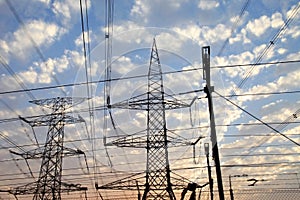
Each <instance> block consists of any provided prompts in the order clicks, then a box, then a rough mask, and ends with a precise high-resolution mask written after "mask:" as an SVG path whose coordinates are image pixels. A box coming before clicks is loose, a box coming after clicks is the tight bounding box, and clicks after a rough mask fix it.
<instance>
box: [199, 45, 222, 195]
mask: <svg viewBox="0 0 300 200" xmlns="http://www.w3.org/2000/svg"><path fill="white" fill-rule="evenodd" d="M202 62H203V79H204V80H206V86H205V87H204V92H205V93H206V95H207V100H208V109H209V116H210V117H209V118H210V132H211V133H210V137H211V142H212V156H213V158H214V161H215V166H216V175H217V182H218V191H219V198H220V200H224V189H223V182H222V173H221V166H220V158H219V149H218V142H217V134H216V125H215V116H214V109H213V102H212V96H211V93H212V92H213V91H214V87H213V86H211V84H210V47H209V46H206V47H202Z"/></svg>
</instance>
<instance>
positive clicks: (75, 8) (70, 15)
mask: <svg viewBox="0 0 300 200" xmlns="http://www.w3.org/2000/svg"><path fill="white" fill-rule="evenodd" d="M84 5H85V4H84V3H83V6H84ZM52 6H53V12H54V13H55V14H56V16H57V17H58V19H59V21H60V22H62V23H63V25H64V26H67V27H69V26H71V25H72V23H70V22H71V21H72V20H74V18H75V17H74V16H76V14H78V13H80V6H79V3H78V2H74V1H73V0H63V1H55V2H54V3H53V4H52ZM87 6H88V9H89V8H90V6H91V2H90V1H89V0H88V1H87ZM83 9H85V8H84V7H83Z"/></svg>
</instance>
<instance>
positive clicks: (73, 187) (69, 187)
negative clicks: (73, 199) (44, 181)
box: [61, 182, 88, 193]
mask: <svg viewBox="0 0 300 200" xmlns="http://www.w3.org/2000/svg"><path fill="white" fill-rule="evenodd" d="M87 190H88V188H87V187H82V186H81V184H72V183H64V182H61V192H62V193H66V192H75V191H87Z"/></svg>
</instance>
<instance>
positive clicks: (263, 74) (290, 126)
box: [0, 0, 300, 199]
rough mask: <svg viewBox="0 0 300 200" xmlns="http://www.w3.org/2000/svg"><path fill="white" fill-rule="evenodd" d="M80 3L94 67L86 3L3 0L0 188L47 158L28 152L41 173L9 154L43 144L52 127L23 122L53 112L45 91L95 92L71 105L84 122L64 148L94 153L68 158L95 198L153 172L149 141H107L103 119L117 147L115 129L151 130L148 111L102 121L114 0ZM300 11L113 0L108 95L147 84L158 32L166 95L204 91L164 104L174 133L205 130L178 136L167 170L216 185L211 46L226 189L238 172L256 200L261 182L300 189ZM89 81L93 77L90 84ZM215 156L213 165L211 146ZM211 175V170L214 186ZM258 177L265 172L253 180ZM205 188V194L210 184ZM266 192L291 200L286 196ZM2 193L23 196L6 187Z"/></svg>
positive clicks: (71, 173) (240, 184) (216, 0)
mask: <svg viewBox="0 0 300 200" xmlns="http://www.w3.org/2000/svg"><path fill="white" fill-rule="evenodd" d="M82 6H83V21H84V30H85V33H84V37H85V44H86V47H87V44H88V45H89V49H87V51H86V55H87V56H86V58H87V62H88V65H87V66H86V65H85V57H84V42H83V34H82V21H81V9H80V1H79V0H78V1H76V0H60V1H57V0H30V1H21V0H0V30H1V31H0V61H1V68H0V134H1V137H0V180H1V181H0V190H8V189H10V188H14V187H16V186H22V185H24V184H27V183H31V182H34V181H35V180H36V179H37V177H38V171H39V166H40V163H41V160H39V159H36V160H30V161H29V165H30V169H31V171H32V172H33V175H34V177H32V176H31V174H30V170H29V168H28V166H27V164H26V162H25V161H24V160H23V159H21V158H20V157H19V156H17V155H13V154H11V153H10V150H11V151H16V152H20V150H22V149H23V150H25V151H29V150H33V149H35V148H36V147H37V142H38V144H40V145H41V144H44V143H45V140H46V134H47V127H35V128H34V129H32V128H31V127H30V126H29V124H27V123H26V122H24V121H22V120H20V119H19V116H22V117H24V118H28V119H32V118H33V117H34V116H40V115H44V114H45V113H50V112H51V110H49V109H47V108H42V107H41V106H38V105H36V104H33V103H30V102H29V101H32V100H37V99H46V98H55V97H65V96H68V97H76V98H90V100H85V101H84V102H83V103H81V104H79V105H74V107H73V108H71V109H69V111H70V113H69V114H70V115H72V116H74V117H78V116H80V117H82V118H83V119H84V120H85V123H78V124H72V125H68V126H66V127H65V146H67V147H70V148H74V149H81V150H82V151H84V152H85V154H86V157H87V162H85V159H84V157H83V156H73V157H67V158H64V160H63V168H64V170H63V177H62V179H63V180H64V181H65V182H70V183H76V184H77V183H80V184H81V185H82V186H86V187H88V188H89V190H88V193H87V197H88V199H100V196H99V193H98V192H97V191H95V189H94V188H93V185H94V184H95V182H97V183H98V184H99V185H102V184H106V183H109V182H112V181H116V180H119V179H121V178H124V177H125V176H129V175H132V174H135V173H141V172H144V171H145V169H146V166H145V163H146V151H145V149H136V148H119V147H116V146H112V145H108V146H105V145H104V140H103V138H104V132H105V131H104V127H105V123H106V122H107V134H106V137H107V141H106V142H107V143H108V144H109V143H110V142H113V141H114V140H115V138H118V136H123V135H130V134H140V135H142V134H145V132H144V130H146V125H147V123H146V122H147V121H146V120H147V113H146V112H142V111H132V110H126V109H112V118H109V119H107V118H105V116H104V114H103V105H104V80H105V47H106V46H105V1H104V0H87V1H82ZM85 12H86V13H87V14H88V15H87V16H88V18H86V15H85ZM87 19H88V20H87ZM299 19H300V3H299V1H297V0H288V1H286V0H261V1H254V0H165V1H159V0H152V1H147V0H143V1H142V0H123V1H118V0H116V1H114V12H113V32H112V35H111V38H112V45H111V48H112V56H111V58H112V65H111V78H112V79H113V81H112V82H111V88H110V94H111V102H112V104H115V103H118V102H121V101H124V100H126V99H129V98H130V97H133V96H136V95H139V94H143V93H145V92H146V91H147V72H148V67H149V60H150V50H151V46H152V42H153V38H155V40H156V44H157V48H158V53H159V58H160V62H161V66H162V71H163V81H164V82H163V83H164V90H165V92H166V93H167V94H170V95H174V97H176V98H178V99H179V100H182V101H185V102H191V101H192V99H194V98H195V97H196V100H195V101H194V102H193V104H192V105H191V106H190V108H183V109H178V110H172V111H166V118H167V119H166V120H167V128H168V130H169V131H168V135H169V137H175V136H176V137H181V138H185V140H186V141H189V142H191V141H192V142H193V141H196V140H197V138H199V137H200V136H201V137H203V139H201V140H200V141H199V142H198V143H197V144H196V145H194V146H192V145H183V146H179V147H175V146H172V145H170V148H169V149H168V151H169V160H170V168H171V170H172V172H174V173H176V174H179V175H181V176H183V177H185V178H187V179H189V180H190V181H192V182H196V183H198V184H199V185H203V184H205V183H207V182H208V179H207V169H206V166H207V163H206V158H205V152H204V143H209V144H210V146H212V144H211V141H210V129H209V113H208V107H207V98H206V95H205V94H204V92H203V91H200V92H199V90H202V89H203V87H204V86H205V84H206V81H205V80H203V71H202V57H201V48H202V47H204V46H210V52H211V55H210V62H211V63H210V65H211V85H212V86H214V92H213V93H212V96H213V106H214V115H215V122H216V132H217V139H218V145H219V153H220V161H221V168H222V176H223V183H224V190H225V195H229V192H228V191H229V182H228V177H229V176H230V175H231V176H233V177H234V178H232V186H233V188H234V190H235V191H236V195H237V198H238V195H240V199H250V198H251V197H252V196H251V195H253V194H254V192H253V191H258V190H264V189H277V190H279V189H280V190H282V191H286V189H299V188H300V174H299V172H300V167H299V148H300V147H299V143H300V140H299V130H300V126H299V122H300V121H299V113H300V111H299V108H300V101H299V91H300V90H299V83H298V80H299V77H300V69H299V67H298V65H299V62H300V46H299V43H300V20H299ZM87 21H88V24H87ZM87 30H89V32H87ZM88 39H89V40H88ZM86 70H87V73H86ZM86 74H88V75H86ZM128 77H131V78H128ZM87 79H88V81H90V82H92V83H90V84H89V85H88V87H87V85H86V84H85V83H86V82H87ZM88 88H89V89H88ZM91 105H92V106H91ZM89 107H90V108H91V109H90V110H91V111H92V113H93V115H92V117H91V115H90V112H89ZM92 119H94V120H92ZM111 119H113V122H114V123H115V126H116V129H113V126H112V124H113V123H112V120H111ZM93 127H94V129H93ZM93 130H94V131H93ZM35 137H36V139H35ZM19 147H21V148H19ZM86 163H87V164H86ZM210 164H211V165H212V166H214V161H213V160H212V158H211V152H210ZM86 166H88V167H89V170H88V169H87V167H86ZM183 169H184V170H183ZM214 172H215V171H214V167H213V177H214V180H215V184H214V186H215V191H216V190H217V187H216V185H217V184H216V178H215V173H214ZM240 175H244V176H241V177H239V176H240ZM252 178H255V179H257V180H259V181H258V182H257V183H256V184H255V186H248V185H249V184H250V183H251V181H247V180H248V179H252ZM203 191H204V193H203V194H202V195H208V186H207V187H204V188H203ZM243 191H248V193H247V192H246V193H243ZM251 192H252V193H251ZM100 193H101V195H102V196H103V197H104V199H109V198H108V197H109V196H112V194H114V195H115V197H116V198H119V199H120V198H121V197H120V196H122V197H124V199H130V198H131V194H130V193H131V192H123V191H122V192H116V191H114V192H112V191H101V192H100ZM179 193H180V191H179ZM179 193H178V194H179ZM283 193H284V192H283ZM176 194H177V193H176ZM274 194H277V193H276V192H275V193H274ZM281 194H282V193H281ZM296 194H298V195H299V193H296ZM135 195H137V194H136V193H135V192H133V196H134V197H135V198H136V196H135ZM215 195H216V196H217V192H216V193H215ZM256 195H259V194H256ZM261 195H262V194H261ZM18 197H19V199H30V195H25V196H18ZM63 197H64V198H66V199H68V198H69V197H70V196H68V195H66V196H63ZM76 198H78V199H84V194H83V193H80V192H77V193H76V192H75V193H74V199H76ZM257 198H262V197H259V196H258V197H257ZM265 198H266V199H276V198H278V199H282V197H281V196H279V193H278V195H277V197H276V196H266V197H265ZM289 198H290V199H293V198H294V197H293V196H290V197H289ZM0 199H14V197H13V196H12V195H9V194H8V193H0Z"/></svg>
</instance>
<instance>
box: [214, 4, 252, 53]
mask: <svg viewBox="0 0 300 200" xmlns="http://www.w3.org/2000/svg"><path fill="white" fill-rule="evenodd" d="M249 4H250V0H245V3H244V4H243V7H242V8H241V10H240V13H239V16H238V17H236V18H235V22H234V24H233V26H232V27H231V29H230V35H229V36H228V37H227V38H226V40H225V42H224V43H223V45H222V47H221V49H220V50H219V52H218V54H217V56H221V54H222V53H223V51H224V49H225V47H226V45H227V44H228V42H229V39H230V38H231V36H232V34H233V32H234V31H235V30H236V28H237V26H238V25H239V23H240V21H241V19H242V17H243V16H244V14H245V12H246V9H247V8H248V6H249Z"/></svg>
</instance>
